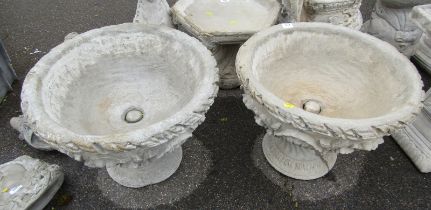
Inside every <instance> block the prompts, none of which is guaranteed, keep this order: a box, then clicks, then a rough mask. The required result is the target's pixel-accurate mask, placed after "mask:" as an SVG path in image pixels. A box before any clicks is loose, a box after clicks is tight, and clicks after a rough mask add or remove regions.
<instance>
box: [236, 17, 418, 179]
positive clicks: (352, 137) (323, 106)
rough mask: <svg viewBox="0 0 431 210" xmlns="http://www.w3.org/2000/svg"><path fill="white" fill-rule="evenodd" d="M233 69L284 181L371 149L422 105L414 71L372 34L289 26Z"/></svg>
mask: <svg viewBox="0 0 431 210" xmlns="http://www.w3.org/2000/svg"><path fill="white" fill-rule="evenodd" d="M236 70H237V73H238V77H239V78H240V81H241V83H242V86H243V89H244V103H245V105H246V106H247V107H248V108H249V109H251V110H252V111H253V112H254V113H255V115H256V117H255V118H256V122H257V123H258V124H259V125H261V126H264V127H265V128H266V129H267V133H266V135H265V136H264V139H263V145H262V147H263V152H264V154H265V156H266V159H267V160H268V162H269V163H270V164H271V165H272V166H273V167H274V168H275V169H276V170H278V171H279V172H281V173H282V174H285V175H287V176H290V177H293V178H296V179H303V180H310V179H316V178H319V177H322V176H324V175H325V174H326V173H328V172H329V170H331V168H332V167H333V166H334V164H335V161H336V159H337V155H338V154H340V153H341V154H348V153H351V152H353V151H354V150H355V149H358V150H374V149H376V148H377V146H378V145H379V144H381V143H383V138H382V137H383V136H386V135H389V133H390V132H391V131H394V130H397V129H400V128H402V127H403V126H404V125H405V124H406V123H408V122H410V121H412V120H413V118H414V116H415V114H417V113H418V112H419V110H420V108H421V106H422V103H421V101H422V99H423V95H424V93H423V91H422V86H423V84H422V81H421V79H420V76H419V74H418V73H417V70H416V68H415V66H414V65H413V64H412V63H411V62H410V61H409V60H408V59H407V58H406V57H405V56H403V55H402V54H400V53H399V52H398V51H397V50H396V49H395V48H394V47H392V46H391V45H389V44H387V43H386V42H383V41H381V40H378V39H376V38H375V37H372V36H370V35H367V34H364V33H361V32H359V31H356V30H352V29H349V28H347V27H340V26H335V25H331V24H327V23H294V24H292V23H288V24H280V25H277V26H273V27H271V28H269V29H266V30H264V31H261V32H259V33H257V34H255V35H254V36H253V37H251V38H250V39H249V40H248V41H247V42H246V43H245V44H244V45H243V46H242V47H241V48H240V50H239V52H238V56H237V60H236Z"/></svg>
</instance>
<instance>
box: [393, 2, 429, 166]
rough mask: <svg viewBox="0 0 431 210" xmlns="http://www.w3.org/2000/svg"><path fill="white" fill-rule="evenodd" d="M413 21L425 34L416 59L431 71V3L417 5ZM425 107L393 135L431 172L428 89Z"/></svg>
mask: <svg viewBox="0 0 431 210" xmlns="http://www.w3.org/2000/svg"><path fill="white" fill-rule="evenodd" d="M411 16H412V20H413V22H416V23H417V24H418V26H419V27H420V28H421V30H423V32H424V34H423V35H422V38H421V43H420V45H419V46H420V47H419V49H418V51H417V52H416V55H415V57H416V59H418V60H419V61H420V63H421V64H422V65H423V66H424V67H425V68H426V69H427V70H428V71H430V67H431V42H430V41H431V40H430V39H429V37H430V34H431V4H428V5H422V6H416V7H414V8H413V11H412V13H411ZM424 105H425V106H424V108H423V109H422V111H421V113H420V114H419V116H418V117H417V118H416V120H415V121H414V122H412V123H411V124H409V125H408V126H406V127H405V128H404V129H400V130H397V131H395V132H393V133H392V136H393V137H394V139H395V140H396V141H397V143H398V144H399V145H400V147H401V148H403V150H404V151H405V152H406V154H407V155H408V156H409V157H410V159H411V160H412V161H413V163H414V164H415V165H416V166H417V168H418V169H419V170H420V171H421V172H424V173H429V172H431V91H430V90H428V92H427V97H426V99H425V102H424Z"/></svg>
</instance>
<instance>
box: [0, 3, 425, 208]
mask: <svg viewBox="0 0 431 210" xmlns="http://www.w3.org/2000/svg"><path fill="white" fill-rule="evenodd" d="M29 2H30V3H29ZM372 3H373V1H364V4H363V7H362V11H363V15H364V17H365V19H367V18H368V17H369V12H370V10H371V8H372V5H373V4H372ZM135 6H136V1H132V0H104V1H101V0H38V1H28V0H0V38H1V39H2V40H3V41H4V42H5V45H6V47H7V50H8V52H9V54H10V56H11V59H12V61H13V66H14V67H15V69H16V71H17V74H18V76H19V81H17V82H15V84H14V91H13V92H11V93H10V94H9V95H8V96H7V98H6V100H5V101H3V103H1V104H0V163H3V162H7V161H10V160H12V159H14V158H16V157H18V156H21V155H24V154H26V155H29V156H32V157H35V158H40V159H42V160H44V161H47V162H49V163H55V164H58V165H60V166H62V167H63V169H64V172H65V175H66V177H65V182H64V184H63V186H62V187H61V189H60V190H59V192H58V193H57V195H56V196H55V197H54V199H53V200H52V201H51V203H50V204H49V205H48V206H47V207H46V209H120V208H121V209H136V208H157V209H264V208H265V209H295V208H297V209H430V208H431V203H430V200H431V175H429V174H422V173H420V172H418V170H417V169H416V168H415V167H414V165H413V164H412V163H411V162H410V160H409V159H408V158H407V156H406V155H405V154H404V153H403V151H402V150H401V149H400V148H399V147H398V146H397V145H396V144H395V143H394V141H393V139H392V138H390V137H387V138H385V144H383V145H381V146H380V147H379V148H378V149H377V150H376V151H373V152H356V153H353V154H351V155H346V156H344V155H340V156H339V159H338V162H337V163H336V165H335V167H334V170H333V171H331V173H329V174H328V175H327V176H325V177H323V178H321V179H318V180H314V181H310V182H304V181H298V180H293V179H290V178H287V177H284V176H282V175H280V174H279V173H278V172H276V171H274V170H273V169H272V168H271V167H270V166H269V165H268V163H267V162H266V161H265V159H264V157H263V154H262V151H261V147H260V142H261V138H262V136H263V134H264V129H262V128H261V127H259V126H258V125H256V124H255V122H254V119H253V114H252V113H251V112H250V111H249V110H247V109H246V108H245V106H244V105H243V103H242V101H241V95H240V94H241V91H240V90H232V91H221V92H220V93H219V97H218V98H217V99H216V101H215V103H214V105H213V106H212V107H211V109H210V111H209V112H208V113H207V119H206V121H205V122H204V123H203V124H202V125H201V126H199V127H198V129H197V130H196V131H195V133H194V134H195V137H196V138H194V139H192V140H190V141H188V142H187V143H186V144H185V145H184V147H183V148H184V157H183V162H182V163H181V165H180V168H179V170H178V171H177V172H176V173H175V174H174V175H173V176H172V177H171V178H170V179H168V180H167V181H165V182H163V183H161V184H160V185H155V186H150V187H146V188H142V189H128V188H125V187H122V186H119V185H118V184H116V183H115V182H113V181H112V180H111V179H109V177H108V176H107V173H106V171H105V170H103V169H94V168H88V167H85V166H84V165H83V164H82V163H80V162H76V161H74V160H72V159H71V158H69V157H67V156H65V155H63V154H61V153H59V152H43V151H38V150H35V149H32V148H31V147H29V146H28V145H26V144H25V143H24V142H22V141H20V140H19V139H18V138H17V136H18V134H17V133H16V132H15V131H14V130H13V129H12V128H11V127H10V125H9V119H10V118H11V117H14V116H17V115H19V114H20V107H19V102H20V100H19V93H20V91H21V84H22V81H23V78H24V76H25V74H26V72H27V71H28V70H29V69H30V68H31V67H32V66H33V65H34V64H35V63H36V62H37V61H38V60H39V59H40V58H41V57H42V56H43V55H44V54H46V53H47V52H48V51H49V50H50V49H51V48H53V47H54V46H56V45H58V44H59V43H61V42H62V41H63V39H64V37H65V36H66V35H67V34H68V33H70V32H73V31H76V32H78V33H80V32H84V31H87V30H90V29H93V28H98V27H101V26H105V25H113V24H119V23H123V22H130V21H131V20H132V18H133V16H134V10H135ZM421 74H422V76H423V80H424V82H425V86H426V88H428V87H430V77H429V76H428V75H427V74H425V73H423V71H421Z"/></svg>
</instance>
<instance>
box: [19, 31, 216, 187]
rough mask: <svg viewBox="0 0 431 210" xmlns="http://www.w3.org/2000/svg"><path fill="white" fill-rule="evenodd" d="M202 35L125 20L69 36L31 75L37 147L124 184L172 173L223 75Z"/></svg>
mask: <svg viewBox="0 0 431 210" xmlns="http://www.w3.org/2000/svg"><path fill="white" fill-rule="evenodd" d="M215 66H216V62H215V60H214V58H213V57H212V56H211V53H210V52H209V51H208V50H207V49H206V48H205V46H204V45H202V44H201V43H200V42H199V41H198V40H196V39H194V38H192V37H190V36H188V35H186V34H184V33H182V32H180V31H177V30H174V29H171V28H165V27H158V26H150V25H143V24H122V25H116V26H108V27H104V28H100V29H95V30H91V31H89V32H86V33H83V34H80V35H78V36H76V37H74V38H72V39H70V40H67V41H65V42H64V43H62V44H60V45H59V46H57V47H55V48H54V49H52V50H51V51H50V52H49V53H48V54H47V55H45V56H44V57H43V58H42V59H41V60H40V61H39V62H38V63H37V64H36V65H35V66H34V67H33V69H31V70H30V72H29V73H28V75H27V77H26V79H25V81H24V84H23V88H22V94H21V99H22V103H21V108H22V111H23V115H22V116H21V117H19V118H14V119H12V120H11V124H12V126H13V127H15V128H16V129H18V130H19V131H20V133H21V137H23V138H24V139H25V140H26V141H27V142H28V143H29V144H30V145H32V146H34V147H36V148H40V149H54V150H58V151H60V152H62V153H65V154H67V155H69V156H70V157H72V158H74V159H76V160H78V161H84V163H85V164H86V165H87V166H90V167H106V168H107V170H108V172H109V175H110V176H111V177H112V178H113V179H114V180H115V181H117V182H118V183H120V184H121V185H124V186H127V187H142V186H145V185H149V184H154V183H158V182H161V181H163V180H165V179H167V178H168V177H169V176H171V175H172V174H173V173H174V172H175V171H176V169H177V168H178V166H179V165H180V162H181V158H182V150H181V144H182V143H183V142H184V141H186V140H187V139H189V138H190V137H191V136H192V131H193V130H194V129H195V128H196V127H197V126H198V125H199V124H200V123H202V122H203V120H204V119H205V112H206V111H207V110H208V109H209V107H210V105H211V104H212V103H213V100H214V97H215V96H216V94H217V90H218V87H217V85H216V82H217V80H218V72H217V69H216V67H215Z"/></svg>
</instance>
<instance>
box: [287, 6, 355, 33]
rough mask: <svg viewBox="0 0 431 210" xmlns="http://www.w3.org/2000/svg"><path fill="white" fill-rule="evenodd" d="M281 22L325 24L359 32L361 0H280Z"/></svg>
mask: <svg viewBox="0 0 431 210" xmlns="http://www.w3.org/2000/svg"><path fill="white" fill-rule="evenodd" d="M281 1H282V4H283V10H282V13H281V22H326V23H331V24H334V25H341V26H346V27H349V28H353V29H356V30H359V29H360V28H361V26H362V14H361V12H360V11H359V7H360V6H361V2H362V0H281Z"/></svg>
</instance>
